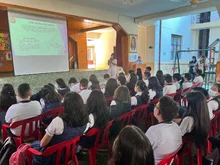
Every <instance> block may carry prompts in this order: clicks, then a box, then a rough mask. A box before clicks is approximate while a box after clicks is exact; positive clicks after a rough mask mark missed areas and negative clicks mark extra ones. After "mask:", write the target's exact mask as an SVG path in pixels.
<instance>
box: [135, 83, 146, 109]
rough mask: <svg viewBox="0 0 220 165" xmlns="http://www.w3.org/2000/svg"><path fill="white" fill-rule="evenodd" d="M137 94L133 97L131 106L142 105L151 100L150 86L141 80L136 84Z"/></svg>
mask: <svg viewBox="0 0 220 165" xmlns="http://www.w3.org/2000/svg"><path fill="white" fill-rule="evenodd" d="M135 92H136V95H135V96H133V97H131V106H140V105H143V104H147V103H148V101H149V93H148V88H147V86H146V84H145V82H144V81H141V80H139V81H138V82H137V83H136V85H135Z"/></svg>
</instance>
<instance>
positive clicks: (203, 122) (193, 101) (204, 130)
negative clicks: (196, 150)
mask: <svg viewBox="0 0 220 165" xmlns="http://www.w3.org/2000/svg"><path fill="white" fill-rule="evenodd" d="M186 98H187V102H188V110H187V111H186V113H185V114H184V116H183V118H182V120H181V123H180V129H181V133H182V136H184V135H185V134H187V133H190V134H191V135H193V136H195V137H196V144H197V146H199V147H201V146H202V145H204V144H205V141H206V140H207V136H208V133H209V128H210V116H209V111H208V106H207V100H206V97H205V96H204V94H202V93H201V92H191V93H189V94H187V96H186Z"/></svg>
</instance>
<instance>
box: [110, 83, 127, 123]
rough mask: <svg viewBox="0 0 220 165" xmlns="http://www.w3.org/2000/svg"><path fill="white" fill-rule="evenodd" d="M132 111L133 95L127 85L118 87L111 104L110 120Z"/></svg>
mask: <svg viewBox="0 0 220 165" xmlns="http://www.w3.org/2000/svg"><path fill="white" fill-rule="evenodd" d="M129 111H131V97H130V94H129V90H128V88H127V87H126V86H120V87H118V88H117V89H116V90H115V92H114V96H113V101H112V102H111V105H110V120H112V119H114V118H117V117H119V116H121V115H123V114H124V113H126V112H129Z"/></svg>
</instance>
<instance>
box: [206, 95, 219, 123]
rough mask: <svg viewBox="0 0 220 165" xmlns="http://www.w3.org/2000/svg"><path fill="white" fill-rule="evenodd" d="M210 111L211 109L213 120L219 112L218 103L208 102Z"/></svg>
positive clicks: (210, 113)
mask: <svg viewBox="0 0 220 165" xmlns="http://www.w3.org/2000/svg"><path fill="white" fill-rule="evenodd" d="M211 99H212V98H211ZM208 109H209V115H210V119H212V118H213V117H214V114H213V112H214V111H216V110H218V102H217V101H215V100H211V101H208Z"/></svg>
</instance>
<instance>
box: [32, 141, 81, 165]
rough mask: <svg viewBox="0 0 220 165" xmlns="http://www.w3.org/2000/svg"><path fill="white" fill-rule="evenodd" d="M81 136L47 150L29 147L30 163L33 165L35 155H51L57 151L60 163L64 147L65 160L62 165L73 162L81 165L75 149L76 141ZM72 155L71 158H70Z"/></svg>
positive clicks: (58, 162)
mask: <svg viewBox="0 0 220 165" xmlns="http://www.w3.org/2000/svg"><path fill="white" fill-rule="evenodd" d="M79 138H80V137H76V138H74V139H72V140H68V141H65V142H62V143H59V144H56V145H53V146H51V147H48V148H47V149H46V150H45V151H43V152H39V151H37V150H35V149H33V148H29V149H28V165H32V164H33V163H32V162H33V156H34V155H37V156H43V157H44V156H51V155H52V154H54V153H56V161H55V162H56V164H55V165H60V161H61V157H62V152H63V149H65V160H64V163H63V164H62V165H70V164H71V163H72V162H74V163H75V165H79V163H78V159H77V157H76V155H75V149H76V143H77V142H78V141H79ZM70 157H71V159H70Z"/></svg>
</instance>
